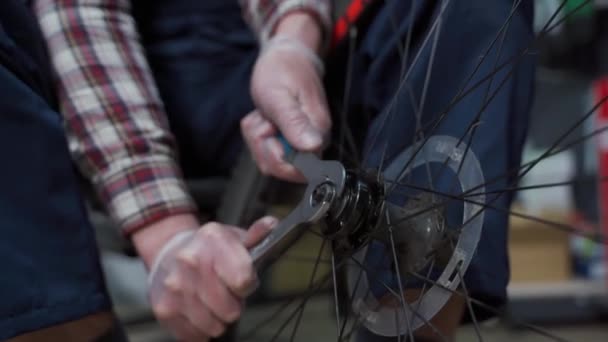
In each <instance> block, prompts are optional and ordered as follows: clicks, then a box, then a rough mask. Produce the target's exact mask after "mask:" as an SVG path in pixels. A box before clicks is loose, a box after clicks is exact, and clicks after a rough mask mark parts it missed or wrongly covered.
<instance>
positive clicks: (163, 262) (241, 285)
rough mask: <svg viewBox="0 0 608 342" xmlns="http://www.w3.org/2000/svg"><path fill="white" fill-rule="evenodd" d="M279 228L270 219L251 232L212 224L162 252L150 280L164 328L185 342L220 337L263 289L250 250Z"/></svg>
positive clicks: (177, 239)
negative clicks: (246, 302) (249, 298)
mask: <svg viewBox="0 0 608 342" xmlns="http://www.w3.org/2000/svg"><path fill="white" fill-rule="evenodd" d="M276 222H277V220H276V219H275V218H272V217H265V218H263V219H260V220H258V221H257V222H256V223H254V224H253V225H252V226H251V228H250V229H249V230H248V231H245V230H242V229H239V228H237V227H233V226H227V225H222V224H219V223H207V224H205V225H203V226H202V227H201V228H200V229H198V230H187V231H183V232H181V233H178V234H176V235H174V236H173V238H171V239H170V240H169V241H168V242H167V243H166V244H165V245H164V247H163V248H162V249H161V250H160V252H158V254H157V256H156V258H155V260H154V263H153V264H152V267H151V269H150V274H149V277H148V281H149V290H150V301H151V304H152V308H153V310H154V313H155V314H156V317H157V318H158V319H159V320H160V322H161V324H163V325H164V326H166V327H167V328H168V329H169V330H170V331H171V332H172V333H173V334H174V335H175V337H176V338H178V339H180V340H183V341H208V340H209V338H212V337H218V336H221V335H222V334H223V333H224V331H225V329H226V326H227V325H229V324H230V323H233V322H235V321H236V320H237V319H238V318H239V317H240V315H241V311H242V309H243V299H244V298H246V297H247V296H248V295H249V294H251V293H252V292H253V291H254V290H255V288H256V287H257V286H258V278H257V275H256V270H255V269H254V267H253V263H252V259H251V256H250V254H249V252H248V249H250V248H252V247H253V246H255V245H256V244H257V243H259V242H260V241H261V240H262V239H263V238H264V237H265V236H266V235H267V234H268V232H269V231H270V229H271V227H273V226H274V225H275V224H276Z"/></svg>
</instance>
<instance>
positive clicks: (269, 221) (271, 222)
mask: <svg viewBox="0 0 608 342" xmlns="http://www.w3.org/2000/svg"><path fill="white" fill-rule="evenodd" d="M262 223H263V224H264V225H265V226H267V227H270V228H274V226H276V225H277V223H279V220H277V219H276V218H275V217H272V216H266V217H264V218H263V219H262Z"/></svg>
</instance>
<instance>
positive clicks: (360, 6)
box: [331, 0, 373, 47]
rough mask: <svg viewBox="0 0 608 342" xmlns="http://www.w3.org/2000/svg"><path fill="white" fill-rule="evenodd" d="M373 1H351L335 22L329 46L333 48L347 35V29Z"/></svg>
mask: <svg viewBox="0 0 608 342" xmlns="http://www.w3.org/2000/svg"><path fill="white" fill-rule="evenodd" d="M372 1H373V0H352V1H351V2H350V4H349V5H348V7H347V8H346V11H345V12H344V14H343V15H342V16H341V17H340V18H339V19H338V20H337V21H336V23H335V25H334V30H333V33H332V37H331V38H332V39H331V46H332V47H334V46H336V44H338V43H339V42H340V41H341V40H342V39H344V38H345V37H346V35H347V34H348V28H349V27H350V25H351V24H352V23H354V22H355V21H357V19H358V18H359V16H360V15H361V13H363V10H364V9H365V7H366V6H367V5H369V4H370V3H371V2H372Z"/></svg>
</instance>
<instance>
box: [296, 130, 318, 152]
mask: <svg viewBox="0 0 608 342" xmlns="http://www.w3.org/2000/svg"><path fill="white" fill-rule="evenodd" d="M301 141H302V144H303V145H304V146H302V147H304V148H310V149H314V148H318V147H320V146H321V144H322V143H323V138H322V137H321V135H320V134H319V133H318V132H317V131H315V130H314V129H308V130H306V131H304V133H303V134H302V140H301Z"/></svg>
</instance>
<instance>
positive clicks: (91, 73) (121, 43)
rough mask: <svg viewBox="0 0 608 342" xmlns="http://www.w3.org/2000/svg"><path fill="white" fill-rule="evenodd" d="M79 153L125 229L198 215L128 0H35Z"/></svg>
mask: <svg viewBox="0 0 608 342" xmlns="http://www.w3.org/2000/svg"><path fill="white" fill-rule="evenodd" d="M34 12H35V14H36V16H37V17H38V20H39V22H40V26H41V29H42V31H43V34H44V36H45V38H46V40H47V43H48V48H49V52H50V55H51V59H52V62H53V65H54V67H55V71H56V73H57V76H58V81H59V82H58V83H59V92H60V94H59V98H60V105H61V110H62V112H63V115H64V118H65V123H66V133H67V135H68V141H69V146H70V150H71V152H72V155H73V158H74V160H75V162H76V164H77V165H78V167H79V168H80V170H81V172H82V173H83V174H84V175H85V177H87V178H88V180H89V181H90V182H91V183H92V184H93V186H94V187H95V189H96V191H97V193H98V196H99V197H100V199H101V201H102V202H103V203H104V204H105V205H106V207H107V210H108V212H109V213H110V215H111V216H112V217H113V218H114V219H115V220H116V221H118V223H119V224H120V226H121V227H122V228H123V229H124V232H125V233H127V234H129V233H132V232H134V231H135V230H137V229H139V228H141V227H143V226H145V225H146V224H149V223H152V222H154V221H156V220H159V219H162V218H164V217H166V216H170V215H174V214H179V213H194V212H196V206H195V204H194V201H193V200H192V198H191V197H190V196H189V194H188V191H187V189H186V186H185V183H184V181H183V179H182V175H181V171H180V168H179V166H178V163H177V151H176V146H175V141H174V138H173V136H172V135H171V133H170V130H169V126H168V122H167V119H166V114H165V112H164V108H163V104H162V102H161V99H160V96H159V94H158V90H157V89H156V86H155V84H154V81H153V77H152V74H151V72H150V69H149V66H148V64H147V61H146V59H145V55H144V51H143V48H142V46H141V44H140V42H139V37H138V35H137V30H136V26H135V23H134V20H133V18H132V16H131V15H130V1H129V0H35V1H34Z"/></svg>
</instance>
